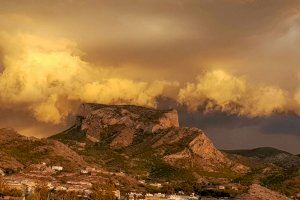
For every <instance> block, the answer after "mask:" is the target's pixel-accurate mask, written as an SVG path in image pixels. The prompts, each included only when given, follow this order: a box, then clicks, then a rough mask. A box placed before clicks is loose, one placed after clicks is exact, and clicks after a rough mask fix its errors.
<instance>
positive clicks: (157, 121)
mask: <svg viewBox="0 0 300 200" xmlns="http://www.w3.org/2000/svg"><path fill="white" fill-rule="evenodd" d="M79 118H81V119H82V121H81V123H80V128H81V130H82V131H84V132H85V133H86V134H87V135H88V136H89V138H93V139H92V141H100V140H101V139H103V138H105V137H106V136H107V135H106V132H107V129H108V128H110V127H116V126H121V127H124V128H126V131H122V137H121V138H125V139H126V138H127V139H128V140H127V142H126V141H125V142H123V145H125V146H126V145H129V144H130V142H129V140H132V135H133V134H135V133H136V132H137V131H139V130H142V131H143V132H151V133H155V132H157V131H159V130H161V129H166V128H170V127H179V122H178V114H177V111H176V110H166V111H156V110H153V109H150V108H144V107H138V106H122V105H119V106H116V105H114V106H108V105H99V104H83V105H82V107H81V109H80V114H79ZM126 133H127V134H128V136H127V135H126ZM119 138H120V137H119ZM117 143H120V142H118V139H117V141H114V144H112V146H115V144H117Z"/></svg>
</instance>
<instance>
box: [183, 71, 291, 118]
mask: <svg viewBox="0 0 300 200" xmlns="http://www.w3.org/2000/svg"><path fill="white" fill-rule="evenodd" d="M179 101H180V102H181V103H183V104H186V105H187V106H188V107H189V108H190V109H191V110H196V109H198V107H199V106H204V109H205V110H206V111H209V110H220V111H223V112H229V113H232V114H239V115H248V116H252V117H256V116H267V115H270V114H272V113H273V112H275V111H283V110H284V109H285V106H286V103H287V102H286V101H287V97H286V94H285V91H283V90H282V89H280V88H276V87H272V86H259V85H251V84H249V83H248V82H247V81H246V80H245V79H244V78H242V77H236V76H233V75H231V74H229V73H226V72H225V71H223V70H213V71H210V72H207V73H205V74H203V75H202V76H199V77H198V78H197V80H196V82H195V83H188V84H187V85H186V87H185V88H182V89H181V90H180V92H179Z"/></svg>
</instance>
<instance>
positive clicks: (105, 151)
mask: <svg viewBox="0 0 300 200" xmlns="http://www.w3.org/2000/svg"><path fill="white" fill-rule="evenodd" d="M51 138H52V139H56V140H59V141H61V142H63V143H65V144H68V145H69V146H71V147H72V149H75V150H76V149H77V151H79V152H81V154H82V155H84V156H85V157H86V158H87V159H89V160H93V162H96V163H97V164H99V165H101V166H102V167H104V168H108V169H109V170H117V171H124V172H126V173H129V174H134V175H137V176H143V177H145V178H152V179H166V180H170V179H189V180H191V179H193V180H194V179H197V178H199V177H202V176H203V175H207V174H212V175H214V176H219V177H232V176H235V175H236V174H239V173H244V172H246V171H247V167H245V166H243V165H241V164H239V163H236V162H234V161H231V160H230V159H229V158H228V157H226V156H225V155H224V154H223V153H221V152H220V151H219V150H217V149H216V148H215V147H214V145H213V144H212V142H211V141H210V140H209V139H208V138H207V136H206V135H205V133H204V132H203V131H201V130H199V129H197V128H186V127H184V128H182V127H179V123H178V114H177V111H176V110H155V109H150V108H145V107H139V106H129V105H113V106H107V105H99V104H84V105H83V106H82V108H81V112H80V115H79V116H78V120H77V123H76V124H75V125H74V126H73V127H72V128H70V129H68V130H66V131H64V132H62V133H60V134H57V135H54V136H52V137H51ZM82 146H84V148H82Z"/></svg>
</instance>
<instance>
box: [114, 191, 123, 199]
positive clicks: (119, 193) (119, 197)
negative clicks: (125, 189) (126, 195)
mask: <svg viewBox="0 0 300 200" xmlns="http://www.w3.org/2000/svg"><path fill="white" fill-rule="evenodd" d="M114 194H115V197H116V198H117V199H121V192H120V190H115V191H114Z"/></svg>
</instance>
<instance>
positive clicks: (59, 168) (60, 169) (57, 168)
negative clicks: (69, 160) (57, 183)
mask: <svg viewBox="0 0 300 200" xmlns="http://www.w3.org/2000/svg"><path fill="white" fill-rule="evenodd" d="M51 168H52V170H54V171H62V170H63V169H64V168H63V167H61V166H52V167H51Z"/></svg>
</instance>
